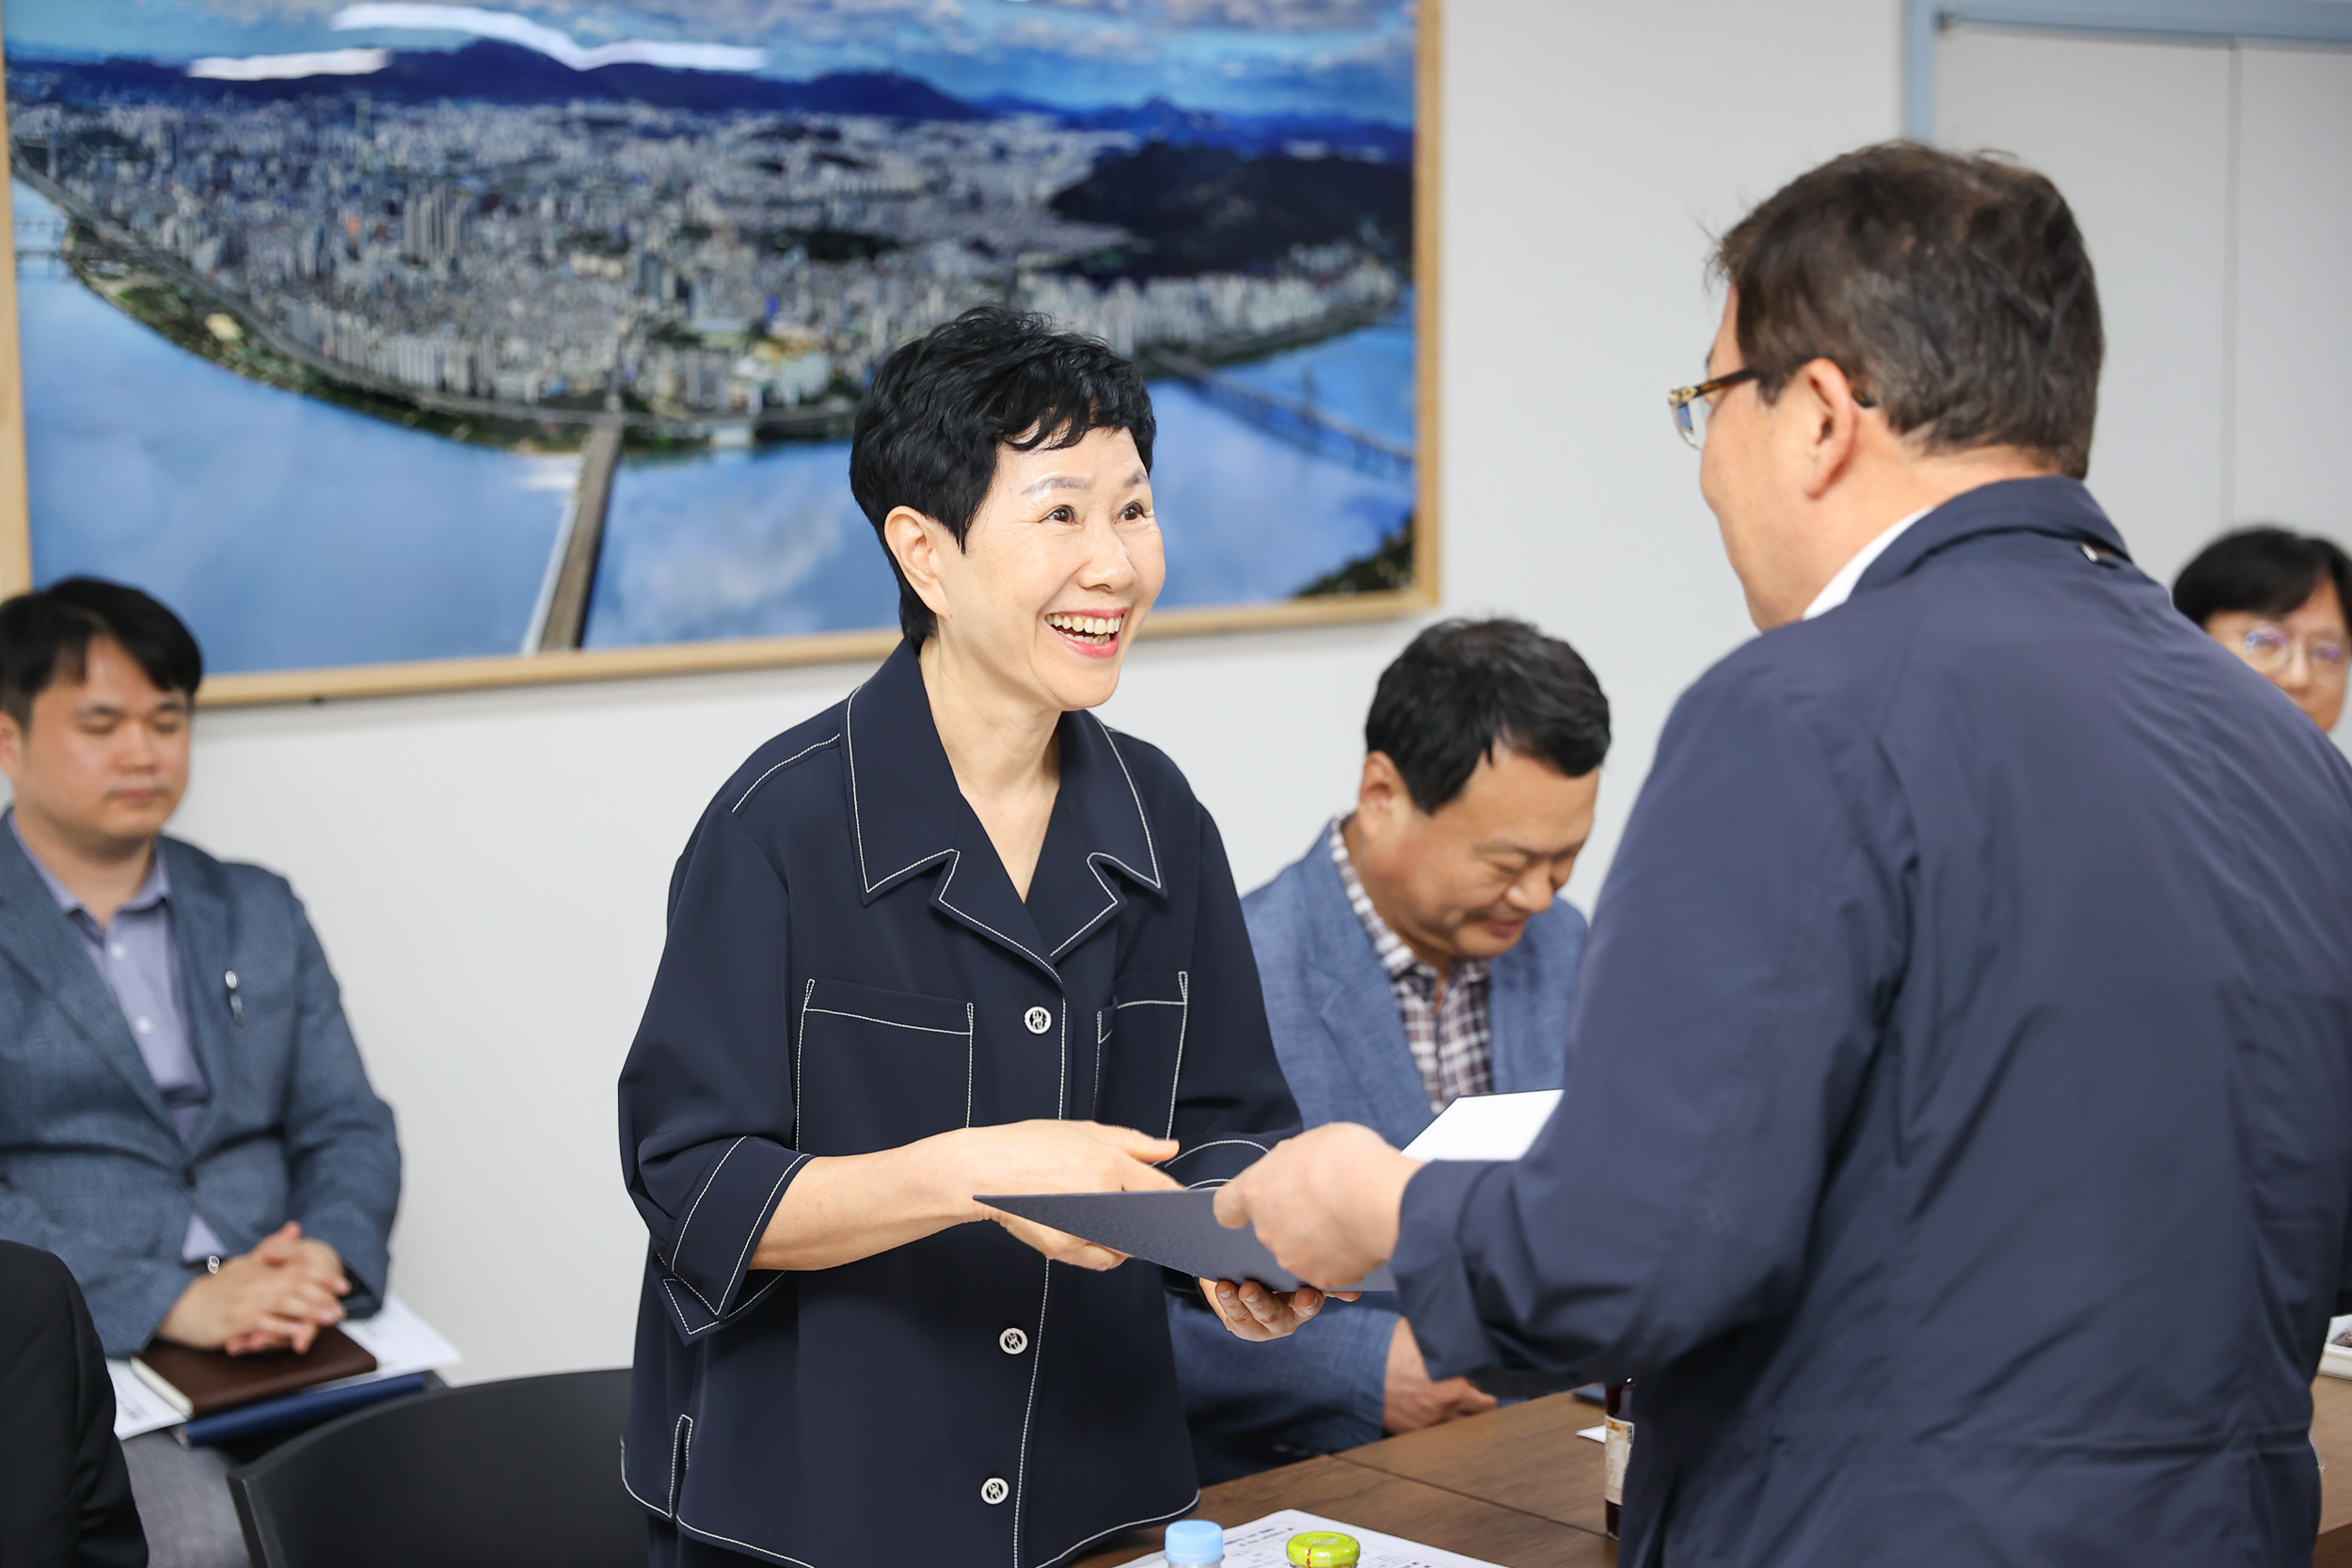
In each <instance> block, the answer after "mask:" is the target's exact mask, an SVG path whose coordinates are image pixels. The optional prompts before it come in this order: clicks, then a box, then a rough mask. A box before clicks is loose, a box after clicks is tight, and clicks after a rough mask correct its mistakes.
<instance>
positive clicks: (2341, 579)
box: [2172, 523, 2352, 626]
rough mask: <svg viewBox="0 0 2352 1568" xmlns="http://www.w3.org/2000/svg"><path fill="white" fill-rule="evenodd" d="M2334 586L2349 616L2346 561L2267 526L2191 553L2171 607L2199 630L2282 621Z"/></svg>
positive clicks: (2315, 542) (2337, 551) (2329, 546)
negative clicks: (2234, 620) (2236, 614)
mask: <svg viewBox="0 0 2352 1568" xmlns="http://www.w3.org/2000/svg"><path fill="white" fill-rule="evenodd" d="M2323 581H2332V582H2334V583H2335V585H2336V600H2337V602H2338V603H2339V604H2341V605H2342V606H2343V607H2344V613H2345V614H2346V615H2352V557H2347V556H2345V554H2344V547H2343V546H2340V545H2338V544H2337V543H2336V542H2335V541H2334V540H2332V539H2322V538H2319V537H2318V536H2317V535H2315V534H2313V535H2306V534H2300V533H2289V532H2288V531H2286V530H2285V529H2282V528H2277V527H2274V526H2272V525H2270V524H2267V523H2263V524H2257V525H2256V526H2254V527H2252V528H2241V529H2235V530H2233V531H2230V532H2228V533H2225V534H2223V535H2222V536H2221V537H2220V538H2218V539H2217V540H2215V541H2214V542H2213V543H2212V544H2210V545H2207V546H2205V547H2204V548H2203V549H2201V550H2200V551H2198V552H2197V559H2196V560H2194V561H2192V562H2189V563H2188V564H2187V565H2185V566H2184V567H2182V568H2181V575H2180V576H2179V577H2178V578H2174V579H2173V582H2172V605H2173V608H2174V609H2176V610H2179V611H2180V612H2181V613H2182V614H2184V615H2185V616H2187V617H2188V618H2189V619H2190V620H2192V621H2194V622H2196V623H2197V624H2198V625H2199V626H2203V625H2204V624H2205V623H2206V622H2208V621H2210V620H2212V619H2213V618H2214V617H2215V616H2217V615H2227V614H2229V613H2230V612H2231V611H2232V610H2238V611H2241V612H2243V613H2246V614H2249V615H2274V616H2275V615H2285V614H2289V613H2291V612H2292V611H2294V610H2296V607H2298V606H2299V605H2301V604H2302V603H2303V601H2304V600H2306V599H2308V598H2310V597H2311V596H2312V594H2316V593H2318V592H2319V585H2320V583H2321V582H2323Z"/></svg>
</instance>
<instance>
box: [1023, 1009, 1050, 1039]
mask: <svg viewBox="0 0 2352 1568" xmlns="http://www.w3.org/2000/svg"><path fill="white" fill-rule="evenodd" d="M1021 1022H1024V1023H1025V1024H1027V1025H1028V1026H1029V1033H1030V1034H1032V1035H1041V1034H1043V1033H1045V1031H1046V1030H1048V1029H1051V1028H1052V1027H1053V1026H1054V1015H1053V1014H1052V1013H1049V1012H1047V1011H1046V1010H1045V1009H1044V1008H1042V1007H1031V1008H1030V1009H1029V1010H1028V1011H1027V1012H1025V1013H1024V1014H1022V1015H1021Z"/></svg>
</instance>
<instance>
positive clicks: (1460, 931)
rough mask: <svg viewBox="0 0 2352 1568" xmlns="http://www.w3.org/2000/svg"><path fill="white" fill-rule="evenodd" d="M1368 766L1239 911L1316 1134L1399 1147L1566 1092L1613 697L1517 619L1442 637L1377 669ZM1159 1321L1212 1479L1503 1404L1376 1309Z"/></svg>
mask: <svg viewBox="0 0 2352 1568" xmlns="http://www.w3.org/2000/svg"><path fill="white" fill-rule="evenodd" d="M1364 750H1365V755H1364V768H1363V777H1362V781H1361V783H1360V784H1359V786H1358V789H1357V800H1356V809H1355V811H1354V812H1353V813H1351V814H1349V815H1347V816H1342V817H1339V818H1337V819H1335V820H1334V821H1332V822H1331V823H1330V825H1329V826H1328V827H1327V828H1326V829H1325V830H1324V831H1323V832H1321V833H1319V834H1317V835H1316V837H1315V842H1314V843H1313V844H1312V845H1311V846H1310V847H1309V848H1308V850H1307V853H1306V854H1304V855H1303V856H1301V857H1300V858H1299V859H1298V861H1297V862H1296V863H1294V864H1292V865H1291V866H1289V867H1288V868H1287V869H1285V870H1284V871H1283V872H1282V873H1281V874H1280V875H1279V876H1278V877H1276V878H1275V879H1273V880H1272V881H1270V882H1268V883H1267V884H1266V885H1265V886H1263V887H1262V888H1260V889H1258V891H1257V892H1255V893H1253V894H1251V895H1249V896H1248V898H1247V899H1245V900H1243V903H1242V911H1243V913H1244V915H1245V917H1246V918H1247V919H1248V922H1249V941H1250V946H1251V947H1252V948H1253V949H1254V950H1255V953H1256V956H1257V959H1258V974H1259V979H1260V981H1261V983H1262V984H1263V986H1264V988H1265V998H1266V1013H1267V1016H1268V1018H1269V1019H1270V1020H1271V1021H1272V1022H1273V1025H1274V1047H1275V1051H1276V1053H1277V1054H1278V1055H1279V1057H1280V1058H1281V1063H1282V1073H1283V1076H1284V1077H1286V1078H1288V1079H1289V1080H1290V1085H1291V1093H1292V1094H1293V1095H1294V1096H1295V1097H1296V1099H1297V1101H1298V1106H1299V1110H1300V1112H1301V1113H1302V1114H1303V1116H1304V1117H1305V1121H1306V1125H1308V1126H1310V1127H1314V1126H1319V1125H1321V1124H1322V1123H1324V1122H1328V1121H1350V1122H1360V1123H1362V1124H1363V1125H1365V1126H1368V1127H1371V1128H1373V1129H1375V1131H1377V1132H1379V1133H1380V1135H1381V1136H1382V1137H1383V1138H1385V1139H1387V1140H1388V1141H1389V1142H1391V1143H1393V1144H1404V1143H1406V1142H1409V1141H1410V1140H1411V1139H1412V1138H1413V1137H1414V1136H1415V1135H1416V1134H1417V1133H1419V1132H1421V1131H1422V1129H1423V1128H1425V1127H1427V1126H1428V1125H1429V1123H1430V1120H1431V1119H1432V1118H1433V1117H1435V1116H1436V1115H1437V1113H1438V1112H1439V1111H1441V1110H1443V1109H1444V1108H1445V1107H1446V1106H1448V1105H1450V1104H1452V1103H1453V1102H1454V1100H1455V1099H1456V1098H1457V1097H1459V1096H1461V1095H1465V1094H1486V1093H1513V1092H1518V1091H1522V1090H1527V1089H1551V1088H1557V1087H1559V1086H1560V1069H1561V1065H1562V1062H1563V1060H1564V1051H1565V1041H1566V1037H1567V1028H1568V1008H1569V1006H1570V1004H1571V1003H1572V1002H1573V1000H1574V999H1575V996H1576V971H1577V964H1578V962H1579V961H1580V960H1581V958H1582V957H1583V952H1584V933H1585V926H1584V917H1583V915H1582V914H1581V913H1579V912H1578V911H1576V909H1575V908H1573V907H1572V906H1570V905H1568V904H1566V903H1564V902H1559V901H1558V895H1559V892H1560V889H1561V888H1562V887H1563V886H1564V885H1565V883H1566V882H1567V879H1568V874H1569V872H1571V871H1573V870H1574V869H1575V868H1576V858H1577V855H1578V854H1579V853H1580V852H1581V850H1582V849H1583V847H1584V841H1585V840H1586V839H1587V838H1588V837H1590V836H1591V834H1592V831H1593V803H1594V800H1595V799H1596V798H1597V795H1598V793H1599V789H1600V764H1601V759H1602V757H1603V756H1604V755H1606V754H1607V752H1608V750H1609V700H1608V699H1607V698H1606V697H1604V696H1603V695H1602V694H1601V690H1600V686H1599V684H1598V683H1597V681H1595V680H1594V679H1593V673H1592V672H1591V671H1590V670H1589V669H1587V668H1585V664H1584V661H1583V660H1582V659H1581V658H1579V657H1577V654H1576V650H1575V649H1573V648H1571V647H1569V646H1568V645H1567V644H1566V643H1565V642H1563V641H1559V640H1558V639H1556V638H1551V637H1546V636H1545V635H1544V634H1543V633H1542V632H1540V631H1537V630H1536V629H1535V628H1534V626H1529V625H1527V624H1526V623H1525V622H1521V621H1509V620H1493V621H1446V622H1441V623H1439V624H1438V625H1437V626H1431V627H1429V628H1428V629H1427V630H1425V631H1423V632H1422V633H1421V635H1420V636H1418V637H1416V638H1415V639H1414V640H1413V641H1412V643H1411V645H1410V646H1408V647H1407V648H1406V650H1405V652H1404V653H1403V654H1401V655H1399V656H1398V657H1397V659H1396V661H1395V662H1394V663H1392V664H1391V665H1390V666H1389V668H1388V669H1387V670H1386V671H1385V672H1383V673H1382V674H1381V676H1380V683H1379V686H1378V688H1377V689H1376V691H1375V695H1374V697H1373V702H1372V711H1371V713H1370V715H1369V716H1368V717H1367V718H1366V720H1365V721H1364ZM1168 1325H1169V1328H1170V1329H1171V1330H1172V1332H1173V1338H1174V1343H1175V1347H1176V1368H1177V1373H1178V1376H1179V1378H1180V1380H1181V1381H1182V1383H1183V1385H1184V1403H1185V1415H1186V1418H1187V1419H1188V1421H1189V1422H1190V1425H1191V1428H1192V1436H1193V1448H1194V1453H1195V1456H1196V1458H1197V1460H1198V1461H1199V1464H1200V1479H1201V1480H1202V1481H1204V1482H1211V1481H1227V1480H1231V1479H1232V1478H1233V1477H1235V1476H1241V1475H1247V1474H1249V1473H1250V1472H1252V1471H1255V1470H1261V1469H1264V1468H1266V1467H1267V1466H1269V1465H1280V1464H1287V1463H1289V1462H1291V1461H1293V1460H1297V1459H1303V1458H1306V1457H1309V1456H1311V1455H1313V1454H1318V1453H1331V1452H1335V1451H1337V1450H1339V1449H1352V1448H1355V1447H1357V1446H1359V1444H1364V1443H1370V1442H1373V1441H1375V1440H1376V1439H1377V1438H1378V1437H1379V1436H1380V1435H1381V1433H1402V1432H1413V1431H1417V1430H1419V1429H1420V1428H1422V1427H1426V1426H1434V1425H1436V1424H1438V1422H1440V1421H1445V1420H1451V1419H1452V1418H1454V1417H1456V1416H1464V1415H1469V1414H1471V1413H1473V1412H1476V1411H1480V1410H1487V1409H1491V1408H1493V1406H1494V1403H1495V1402H1494V1400H1493V1399H1492V1398H1491V1397H1489V1396H1488V1395H1486V1393H1484V1392H1482V1391H1481V1390H1479V1389H1478V1388H1477V1387H1476V1386H1474V1385H1472V1384H1471V1383H1470V1381H1469V1380H1468V1379H1465V1378H1458V1377H1455V1378H1447V1379H1443V1380H1441V1381H1436V1380H1432V1379H1431V1378H1430V1376H1429V1373H1428V1370H1427V1369H1426V1368H1425V1367H1424V1366H1423V1364H1422V1353H1421V1349H1420V1347H1419V1345H1417V1344H1416V1343H1415V1342H1414V1339H1413V1330H1412V1325H1411V1324H1410V1323H1407V1322H1406V1320H1405V1319H1404V1318H1403V1317H1402V1316H1401V1315H1400V1314H1399V1313H1398V1311H1397V1308H1396V1298H1395V1297H1394V1295H1392V1294H1391V1293H1388V1292H1378V1293H1375V1294H1374V1295H1372V1296H1369V1297H1367V1298H1366V1299H1364V1300H1363V1301H1361V1302H1359V1303H1356V1304H1354V1305H1352V1306H1351V1305H1348V1304H1346V1303H1341V1302H1335V1303H1333V1305H1332V1306H1331V1307H1328V1308H1327V1309H1326V1311H1325V1313H1324V1317H1323V1321H1322V1322H1321V1323H1318V1324H1317V1325H1316V1328H1315V1332H1314V1333H1313V1334H1311V1335H1307V1334H1301V1335H1296V1336H1294V1337H1293V1338H1289V1339H1284V1340H1280V1341H1278V1342H1276V1343H1273V1344H1265V1345H1243V1344H1241V1342H1240V1341H1239V1340H1235V1339H1233V1337H1232V1335H1231V1334H1229V1333H1227V1332H1226V1331H1225V1330H1224V1328H1223V1326H1222V1325H1221V1324H1219V1323H1217V1321H1216V1318H1215V1317H1214V1316H1213V1315H1212V1314H1211V1313H1209V1312H1208V1311H1207V1310H1206V1309H1204V1308H1202V1307H1199V1306H1197V1305H1194V1304H1191V1303H1189V1302H1185V1301H1182V1300H1178V1301H1173V1302H1171V1303H1170V1306H1169V1309H1168ZM1226 1341H1232V1345H1233V1347H1235V1349H1238V1351H1239V1354H1235V1349H1229V1348H1228V1346H1227V1343H1226Z"/></svg>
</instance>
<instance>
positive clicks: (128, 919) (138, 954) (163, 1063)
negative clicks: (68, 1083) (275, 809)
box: [8, 811, 229, 1261]
mask: <svg viewBox="0 0 2352 1568" xmlns="http://www.w3.org/2000/svg"><path fill="white" fill-rule="evenodd" d="M8 832H12V833H14V834H16V842H17V847H19V848H21V849H23V850H24V858H25V859H26V860H28V861H30V862H32V863H33V869H34V870H35V871H36V872H38V873H39V874H40V879H41V882H42V884H43V885H44V886H46V887H47V888H48V889H49V895H50V896H51V897H52V898H55V899H56V901H57V908H58V910H59V911H62V912H63V913H64V915H65V917H66V921H67V923H68V924H69V925H71V926H72V927H73V928H74V930H75V931H77V932H79V933H80V934H81V938H82V945H83V946H84V948H85V949H87V952H88V953H89V957H90V962H92V963H94V964H96V965H97V966H98V974H99V977H100V978H101V979H103V980H104V981H105V982H106V989H107V990H110V991H112V992H114V998H115V1002H116V1003H117V1005H118V1006H120V1007H121V1008H122V1021H123V1022H125V1023H128V1024H129V1025H130V1026H131V1037H132V1038H133V1039H134V1040H135V1041H137V1042H138V1048H139V1055H140V1056H141V1057H142V1058H143V1059H144V1060H145V1061H146V1063H147V1070H148V1071H149V1072H150V1073H151V1074H152V1075H153V1077H154V1079H155V1087H156V1088H158V1089H160V1090H162V1091H163V1096H164V1109H165V1110H167V1111H168V1112H169V1113H170V1114H171V1125H172V1127H173V1129H174V1130H175V1131H177V1132H179V1134H180V1141H181V1142H182V1143H187V1142H190V1141H191V1140H192V1139H193V1138H194V1136H195V1133H196V1123H197V1118H198V1117H201V1116H202V1115H203V1114H204V1106H205V1104H206V1102H207V1101H210V1100H211V1099H212V1098H213V1087H212V1085H211V1084H209V1083H207V1082H206V1081H205V1077H204V1066H203V1064H202V1063H200V1062H199V1061H198V1060H197V1059H196V1048H195V1046H194V1045H193V1044H192V1043H191V1042H190V1040H189V1038H188V1015H187V1009H186V1007H185V1006H183V1004H182V1002H181V997H180V952H179V947H178V944H177V943H176V942H174V941H173V940H172V928H171V874H170V873H169V872H168V871H167V870H166V869H165V868H164V856H163V849H162V847H161V846H160V845H159V846H157V847H156V850H155V858H154V861H153V863H151V865H150V866H149V867H148V871H147V879H146V880H145V881H144V882H141V883H140V884H139V890H138V892H136V893H135V894H133V895H131V901H130V902H129V903H127V904H125V905H123V906H122V907H121V908H120V909H119V910H117V911H115V918H114V924H113V926H112V927H104V926H101V925H100V924H99V923H98V917H97V916H96V915H93V914H92V913H90V911H89V910H88V909H87V906H85V905H84V904H83V902H82V900H81V899H79V898H77V897H76V896H74V894H73V890H72V889H71V888H69V887H67V886H66V885H65V883H63V882H61V881H59V880H58V879H57V875H56V872H54V871H51V870H50V869H49V867H48V866H46V865H44V864H43V863H41V858H40V856H39V855H37V854H35V853H34V852H33V847H32V846H31V845H29V844H27V843H25V842H24V832H23V831H22V830H20V829H19V828H18V827H17V825H16V813H15V812H13V811H11V812H9V813H8ZM228 1250H229V1249H228V1248H227V1247H225V1246H223V1245H222V1244H221V1242H220V1238H219V1237H217V1236H215V1235H214V1234H213V1227H211V1226H209V1225H206V1224H205V1223H204V1216H203V1215H201V1214H190V1215H189V1216H188V1233H187V1236H186V1238H185V1240H183V1242H182V1243H181V1247H180V1256H181V1258H182V1259H184V1260H187V1261H194V1260H196V1259H200V1258H207V1257H226V1256H228Z"/></svg>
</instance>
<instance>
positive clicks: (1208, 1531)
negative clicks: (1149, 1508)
mask: <svg viewBox="0 0 2352 1568" xmlns="http://www.w3.org/2000/svg"><path fill="white" fill-rule="evenodd" d="M1167 1556H1168V1568H1216V1564H1218V1563H1220V1562H1223V1561H1224V1560H1225V1529H1224V1527H1223V1526H1221V1525H1218V1524H1216V1523H1214V1522H1213V1521H1211V1520H1207V1519H1179V1520H1177V1521H1176V1522H1175V1523H1174V1524H1172V1525H1170V1526H1168V1552H1167Z"/></svg>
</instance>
